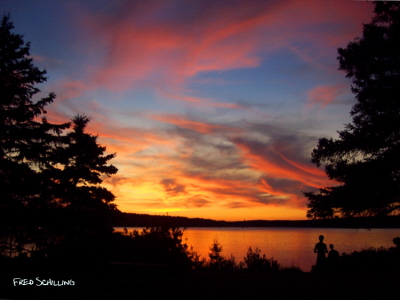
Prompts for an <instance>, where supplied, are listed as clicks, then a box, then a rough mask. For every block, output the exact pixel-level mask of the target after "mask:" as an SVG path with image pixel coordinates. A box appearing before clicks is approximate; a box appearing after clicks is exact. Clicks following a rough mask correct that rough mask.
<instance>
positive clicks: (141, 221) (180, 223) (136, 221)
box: [113, 212, 400, 229]
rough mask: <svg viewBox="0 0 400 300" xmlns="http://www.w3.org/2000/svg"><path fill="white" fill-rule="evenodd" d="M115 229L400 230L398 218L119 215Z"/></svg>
mask: <svg viewBox="0 0 400 300" xmlns="http://www.w3.org/2000/svg"><path fill="white" fill-rule="evenodd" d="M113 226H114V227H160V226H161V227H164V226H167V227H186V228H189V227H209V228H213V227H243V228H246V227H293V228H296V227H297V228H367V229H370V228H371V229H372V228H382V229H390V228H400V216H389V217H379V218H377V217H360V218H335V219H324V220H292V221H290V220H270V221H268V220H249V221H218V220H211V219H202V218H187V217H173V216H155V215H145V214H134V213H123V212H118V213H116V214H115V216H114V221H113Z"/></svg>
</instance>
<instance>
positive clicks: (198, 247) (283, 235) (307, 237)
mask: <svg viewBox="0 0 400 300" xmlns="http://www.w3.org/2000/svg"><path fill="white" fill-rule="evenodd" d="M127 229H128V231H129V232H132V230H134V229H138V230H140V229H142V228H136V227H128V228H127ZM115 230H116V231H122V230H123V228H122V227H116V228H115ZM321 234H322V235H324V236H325V240H324V242H325V243H326V244H327V246H329V244H333V245H334V246H335V249H336V250H337V251H339V253H340V254H342V253H343V252H346V253H350V252H353V251H360V250H362V249H366V248H370V247H376V248H377V247H385V248H388V247H393V246H394V244H393V238H395V237H398V236H400V229H371V230H366V229H341V228H340V229H339V228H288V227H284V228H283V227H279V228H271V227H270V228H260V227H257V228H255V227H251V228H237V227H233V228H203V227H202V228H195V227H194V228H188V229H186V230H185V231H184V234H183V242H184V243H186V244H188V245H189V246H193V248H194V250H195V251H197V252H198V253H199V254H200V255H201V256H202V257H205V258H206V259H207V260H208V253H209V252H210V251H209V248H210V246H211V244H212V243H213V242H214V239H215V238H217V239H218V242H219V243H220V244H221V245H222V255H223V256H225V257H230V255H231V254H232V255H233V256H234V257H235V258H236V261H237V262H239V261H243V257H244V256H245V255H246V252H247V248H248V247H252V248H253V250H254V248H255V247H258V248H259V249H261V253H265V255H266V257H267V258H271V257H272V258H274V259H275V260H277V261H278V263H280V264H281V265H282V266H285V267H290V266H296V267H300V268H301V269H302V270H303V271H306V272H309V271H310V270H311V266H312V265H313V264H315V261H316V258H317V257H316V254H315V253H313V250H314V246H315V244H316V243H318V236H319V235H321Z"/></svg>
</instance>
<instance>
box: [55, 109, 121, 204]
mask: <svg viewBox="0 0 400 300" xmlns="http://www.w3.org/2000/svg"><path fill="white" fill-rule="evenodd" d="M89 122H90V118H89V117H87V116H85V115H76V116H75V117H74V118H73V120H72V123H73V130H72V131H71V132H69V133H68V134H67V135H66V136H65V138H66V142H67V143H66V144H65V145H64V146H63V147H59V148H58V149H57V157H58V158H59V162H58V164H57V165H58V168H57V169H56V170H52V172H53V173H54V174H57V175H56V177H55V178H53V181H55V182H57V183H58V187H57V193H58V195H55V198H57V199H58V201H59V202H60V204H61V205H62V206H63V207H67V208H69V209H71V210H76V211H95V210H99V211H100V210H109V209H113V208H115V205H114V204H113V203H111V202H112V201H114V198H115V197H114V195H113V194H112V193H111V192H110V191H108V190H107V189H105V188H103V187H101V186H100V184H101V183H102V182H103V179H102V178H103V177H104V176H110V175H112V174H115V173H117V171H118V169H117V168H116V167H114V166H113V165H108V161H109V160H110V159H112V158H114V157H115V154H108V155H105V154H104V153H105V151H106V147H103V146H101V145H99V144H98V143H97V139H98V137H97V136H95V135H92V134H89V133H86V132H85V131H86V127H87V125H88V123H89Z"/></svg>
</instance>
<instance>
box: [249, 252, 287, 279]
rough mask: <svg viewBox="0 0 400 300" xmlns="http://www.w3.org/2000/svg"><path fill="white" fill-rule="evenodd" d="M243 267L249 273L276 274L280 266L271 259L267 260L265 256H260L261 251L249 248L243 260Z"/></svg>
mask: <svg viewBox="0 0 400 300" xmlns="http://www.w3.org/2000/svg"><path fill="white" fill-rule="evenodd" d="M244 267H245V268H246V269H247V270H248V271H250V272H263V273H277V272H279V271H280V269H281V266H280V265H279V263H278V262H277V261H276V260H274V259H273V258H269V259H268V258H267V257H266V256H265V254H262V255H261V250H260V249H259V248H257V247H256V248H255V249H254V250H253V249H252V248H251V247H249V248H248V249H247V254H246V257H245V258H244Z"/></svg>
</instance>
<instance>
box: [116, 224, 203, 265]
mask: <svg viewBox="0 0 400 300" xmlns="http://www.w3.org/2000/svg"><path fill="white" fill-rule="evenodd" d="M182 235H183V229H180V228H168V227H150V228H145V229H143V230H142V231H141V232H139V231H138V230H134V231H133V232H131V233H128V231H127V230H126V231H125V232H124V233H114V234H113V237H112V241H111V243H110V246H111V247H112V249H109V260H110V261H113V262H124V263H135V264H158V265H160V264H161V265H165V266H168V267H174V268H177V269H191V268H192V265H193V263H194V262H196V257H197V258H198V255H197V254H196V253H195V252H194V251H193V250H192V249H190V248H189V247H188V245H186V244H185V243H182ZM192 260H193V262H192Z"/></svg>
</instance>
